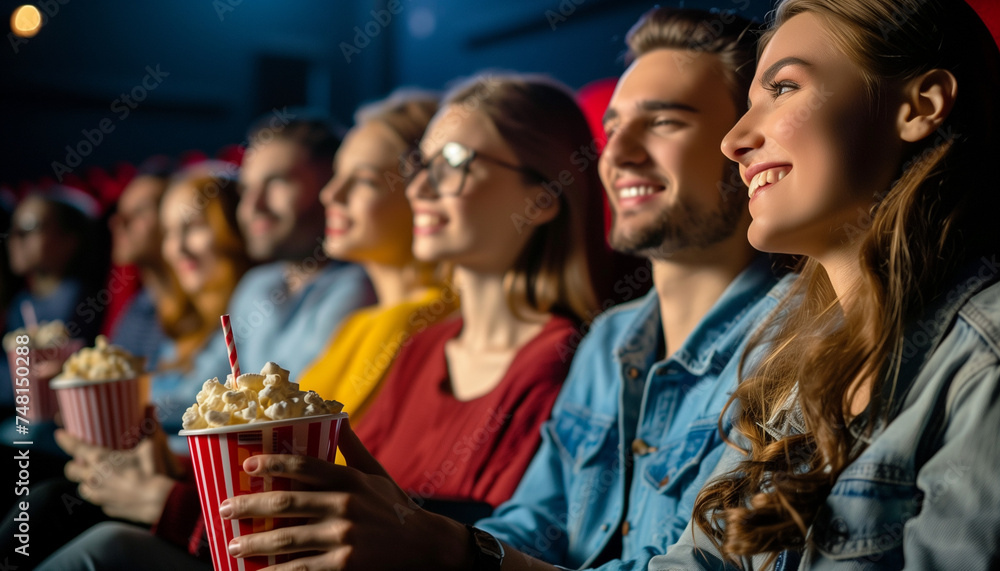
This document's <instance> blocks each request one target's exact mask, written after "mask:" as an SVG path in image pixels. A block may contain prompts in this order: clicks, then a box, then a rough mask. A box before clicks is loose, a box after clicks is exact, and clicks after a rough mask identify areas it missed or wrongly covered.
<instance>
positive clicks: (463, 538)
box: [222, 9, 783, 570]
mask: <svg viewBox="0 0 1000 571" xmlns="http://www.w3.org/2000/svg"><path fill="white" fill-rule="evenodd" d="M749 26H750V23H749V22H747V21H745V20H742V19H740V18H738V17H736V16H735V15H734V14H731V13H723V14H711V13H707V12H702V11H695V10H674V9H655V10H653V11H651V12H649V13H648V14H647V15H646V16H644V17H643V19H642V20H640V22H639V23H638V24H637V25H636V26H635V27H634V28H633V29H632V30H631V31H630V33H629V35H628V44H629V48H630V56H631V58H632V59H633V60H634V61H632V63H631V65H630V67H629V68H628V70H627V71H626V72H625V73H624V75H623V76H622V77H621V79H620V81H619V83H618V86H617V88H616V90H615V93H614V95H613V97H612V99H611V102H610V104H609V107H608V110H607V113H606V115H605V118H604V127H605V131H606V133H607V135H608V144H607V147H606V148H605V150H604V153H603V155H602V156H601V159H600V173H601V178H602V180H603V182H604V185H605V187H606V189H607V192H608V196H609V199H610V201H611V205H612V208H613V210H614V215H615V216H614V218H615V221H614V227H613V229H612V232H611V241H612V245H613V246H614V247H615V248H616V249H617V250H620V251H623V252H629V253H634V254H637V255H641V256H644V257H646V258H648V259H649V260H650V261H651V263H652V273H651V276H650V277H651V278H652V280H653V288H652V290H651V291H650V292H649V293H648V294H647V295H646V296H644V297H643V298H641V299H638V300H636V301H634V302H631V303H628V304H625V305H622V306H618V307H616V308H613V309H611V310H610V311H609V312H608V313H606V314H605V315H603V316H601V317H600V318H599V319H598V320H597V321H595V323H594V325H593V327H592V329H591V331H590V332H589V334H588V335H587V336H586V338H585V339H584V340H583V342H582V344H581V346H580V348H579V350H578V351H577V353H576V357H575V358H574V362H573V365H572V367H571V370H570V373H569V377H568V378H567V381H566V386H565V387H564V389H563V391H562V393H561V394H560V397H559V399H558V401H557V403H556V406H555V408H554V409H553V412H552V417H551V419H550V420H549V421H548V422H547V423H546V424H545V425H544V427H543V429H542V436H543V440H542V444H541V447H540V449H539V451H538V453H537V454H536V456H535V458H534V459H533V461H532V464H531V466H530V467H529V469H528V471H527V473H526V474H525V476H524V479H523V480H522V482H521V484H520V486H519V487H518V490H517V492H516V493H515V494H514V497H513V498H512V499H511V500H510V501H508V502H507V503H505V504H504V505H502V506H500V508H498V510H497V511H496V513H495V514H494V515H493V516H492V517H490V518H488V519H485V520H481V521H480V522H478V523H477V527H470V528H466V527H463V526H462V525H461V524H459V523H458V522H455V521H452V520H449V519H447V518H444V517H442V516H438V515H433V514H430V513H427V512H426V511H425V510H420V509H417V508H416V507H415V506H413V505H412V504H410V503H407V500H406V498H405V496H403V494H402V492H401V491H400V490H399V489H398V487H396V486H394V485H393V484H392V483H391V482H388V481H386V476H385V474H384V472H382V471H381V470H380V469H379V467H378V466H377V464H376V463H375V462H374V461H373V460H372V459H371V457H370V456H369V455H367V453H366V452H365V451H364V449H363V447H362V446H361V445H360V443H359V442H358V441H357V439H356V438H355V437H354V436H353V434H352V433H350V432H346V433H345V434H343V435H342V437H341V450H342V451H343V453H344V456H345V457H346V458H347V462H348V465H349V466H352V467H354V468H357V471H352V470H347V469H344V468H340V467H335V466H329V465H325V464H322V463H318V462H313V461H310V460H308V459H301V458H298V459H289V458H288V457H259V459H258V460H257V465H258V468H257V469H255V470H252V471H253V472H254V475H261V474H266V473H273V474H279V473H280V474H282V475H289V474H294V475H295V476H294V477H297V478H300V479H303V480H305V481H307V482H311V483H315V482H329V484H328V485H327V486H326V489H330V490H332V491H334V492H333V493H332V494H330V497H329V498H328V501H323V502H320V501H319V500H318V499H315V498H309V497H306V496H303V497H297V498H289V502H288V505H294V506H296V510H295V513H296V515H301V516H308V517H313V518H315V519H316V521H318V522H319V523H320V524H324V526H323V527H322V529H324V530H326V531H324V532H323V540H322V541H319V540H318V535H317V534H318V533H319V532H318V531H316V530H318V529H321V527H317V526H303V527H302V528H292V529H286V530H284V531H283V532H282V534H281V538H283V539H284V540H287V541H288V543H283V544H282V546H283V550H286V551H299V550H302V549H309V548H313V547H316V548H321V549H323V551H324V553H323V554H322V555H321V556H320V558H319V559H312V560H307V561H310V562H311V563H320V561H322V563H323V564H327V565H329V566H330V567H332V568H342V566H343V565H344V562H345V560H346V563H347V567H349V568H355V567H354V565H358V566H359V568H365V569H398V568H404V567H407V566H411V567H419V568H423V567H427V568H435V569H477V570H478V569H504V570H510V569H528V568H531V569H536V570H537V569H552V568H553V567H552V566H551V565H560V566H564V567H569V568H584V567H589V568H597V567H599V568H600V569H630V570H631V569H645V567H646V565H647V564H648V562H649V560H650V558H652V557H653V556H654V555H656V554H659V553H664V552H665V551H666V548H667V547H668V546H669V545H671V544H672V543H674V542H675V541H676V540H677V539H678V537H679V535H680V533H681V531H682V530H683V529H684V526H685V525H686V524H687V522H688V520H689V519H690V516H691V511H692V506H693V502H694V498H695V496H696V495H697V492H698V490H699V489H700V488H701V486H702V484H703V483H704V481H705V479H706V478H707V476H708V474H709V473H710V472H711V470H712V468H713V467H714V466H715V464H716V463H717V461H718V459H719V457H720V456H721V453H722V450H723V449H724V448H725V445H724V444H723V442H722V439H721V436H720V432H719V418H720V414H721V412H722V409H723V407H724V405H725V403H726V401H727V400H728V397H729V395H730V394H731V392H732V390H733V389H734V387H735V384H736V381H737V378H738V370H739V364H740V358H741V355H742V352H743V349H744V347H745V346H746V342H747V340H748V338H749V337H750V334H751V333H752V331H753V329H754V326H755V325H756V324H757V323H759V322H760V321H761V320H762V319H763V317H764V316H765V315H766V314H767V313H768V312H769V311H771V310H772V309H773V308H774V307H775V306H776V305H777V298H778V297H779V296H780V293H781V291H783V286H782V285H781V284H778V285H776V284H777V278H776V277H775V275H774V273H773V272H772V271H771V267H770V266H771V262H770V260H769V259H767V258H766V257H763V256H761V255H760V254H758V253H757V252H755V251H754V250H753V249H752V248H751V247H750V245H749V243H748V242H747V238H746V231H747V227H748V226H749V222H750V217H749V212H748V209H747V194H746V187H745V186H743V184H742V183H741V181H740V178H739V175H738V171H737V170H736V169H735V167H734V165H732V164H731V163H729V162H728V161H727V160H726V159H725V157H724V156H723V155H722V153H721V151H720V148H719V147H720V143H721V141H722V138H723V136H724V135H725V134H726V133H727V132H728V131H729V129H730V128H731V127H732V126H733V125H734V124H735V122H736V120H737V119H738V118H739V117H740V115H741V114H742V113H743V112H744V111H745V110H746V93H747V91H748V85H749V81H750V78H751V77H752V75H753V71H754V69H753V68H754V66H753V63H754V51H755V46H754V40H755V34H754V33H753V31H752V30H749ZM636 277H641V276H636ZM723 424H724V427H725V423H723ZM271 466H274V470H273V471H272V469H271ZM273 494H282V493H281V492H275V493H272V495H273ZM267 496H268V494H254V495H249V496H241V497H239V498H234V499H231V500H229V501H228V502H227V503H226V504H225V505H224V506H223V509H222V512H223V515H224V516H226V517H233V518H236V519H239V518H245V517H248V516H250V515H254V516H258V517H259V516H265V517H271V516H276V515H278V514H279V513H283V512H279V511H274V509H273V507H269V506H274V505H276V504H278V503H279V502H277V501H275V500H276V498H273V497H267ZM320 503H322V504H323V505H318V504H320ZM307 505H308V507H306V506H307ZM393 516H395V517H393ZM344 520H347V524H348V525H344ZM397 523H398V524H399V525H396V524H397ZM317 525H318V524H317ZM348 531H349V533H348ZM387 534H391V535H392V537H393V546H394V547H393V549H386V548H385V546H386V544H385V542H384V537H385V536H386V535H387ZM497 539H499V540H500V542H502V548H501V544H500V542H498V541H497ZM277 540H278V537H277V535H276V534H268V533H262V534H259V535H251V536H248V537H244V538H242V539H241V540H240V542H239V545H238V546H234V545H232V544H230V549H231V552H233V553H236V554H239V555H240V556H248V555H255V554H264V553H274V552H275V549H276V547H277V543H276V541H277ZM345 548H346V549H345ZM504 552H505V554H504ZM550 564H551V565H550Z"/></svg>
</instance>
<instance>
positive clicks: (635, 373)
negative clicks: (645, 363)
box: [626, 367, 639, 379]
mask: <svg viewBox="0 0 1000 571" xmlns="http://www.w3.org/2000/svg"><path fill="white" fill-rule="evenodd" d="M626 374H627V375H628V378H630V379H636V378H638V377H639V369H636V368H635V367H629V368H628V372H627V373H626Z"/></svg>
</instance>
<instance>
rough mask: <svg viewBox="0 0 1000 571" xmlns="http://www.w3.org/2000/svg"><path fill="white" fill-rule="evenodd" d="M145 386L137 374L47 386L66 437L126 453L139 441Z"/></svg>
mask: <svg viewBox="0 0 1000 571" xmlns="http://www.w3.org/2000/svg"><path fill="white" fill-rule="evenodd" d="M148 384H149V382H148V378H147V377H146V376H145V375H141V376H139V377H136V378H134V379H113V380H108V381H91V380H86V379H58V380H54V381H52V383H51V384H50V386H51V387H52V388H53V389H54V390H55V392H56V396H57V397H58V399H59V410H60V412H62V420H63V424H64V425H65V426H66V430H68V431H69V433H70V434H72V435H73V436H76V437H77V438H80V439H81V440H84V441H86V442H89V443H91V444H95V445H97V446H103V447H104V448H110V449H112V450H128V449H130V448H133V447H135V445H136V444H138V443H139V441H140V440H142V422H143V418H144V414H143V413H144V410H143V409H144V406H145V402H146V397H147V396H148V395H147V394H146V393H147V389H148Z"/></svg>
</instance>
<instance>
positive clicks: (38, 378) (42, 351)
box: [7, 339, 83, 422]
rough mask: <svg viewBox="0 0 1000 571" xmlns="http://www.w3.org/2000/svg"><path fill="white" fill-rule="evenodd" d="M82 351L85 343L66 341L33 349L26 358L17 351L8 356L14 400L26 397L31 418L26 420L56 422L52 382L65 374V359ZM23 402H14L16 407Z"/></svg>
mask: <svg viewBox="0 0 1000 571" xmlns="http://www.w3.org/2000/svg"><path fill="white" fill-rule="evenodd" d="M82 348H83V339H67V340H66V341H65V342H64V343H60V344H59V345H56V346H54V347H32V348H31V349H30V351H29V353H28V354H27V355H17V354H16V353H15V352H14V351H8V352H7V361H8V362H9V363H10V378H11V381H12V382H13V384H14V396H15V399H16V398H17V397H18V396H21V395H27V397H28V404H27V405H26V406H27V410H28V414H27V415H25V418H27V419H28V420H29V421H30V422H46V421H49V420H52V419H53V418H55V416H56V412H57V411H58V410H59V402H58V401H57V400H56V393H55V391H53V390H52V388H51V387H50V386H49V381H51V380H52V377H55V376H56V375H58V374H59V372H60V371H62V366H63V363H65V362H66V359H68V358H69V356H70V355H72V354H73V353H76V352H77V351H79V350H80V349H82ZM20 402H23V400H21V401H17V400H15V403H20ZM17 406H21V405H20V404H17Z"/></svg>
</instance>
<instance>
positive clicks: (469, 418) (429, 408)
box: [357, 317, 580, 507]
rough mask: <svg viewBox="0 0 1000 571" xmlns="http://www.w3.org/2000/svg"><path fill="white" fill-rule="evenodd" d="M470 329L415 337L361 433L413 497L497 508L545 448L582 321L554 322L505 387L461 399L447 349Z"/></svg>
mask: <svg viewBox="0 0 1000 571" xmlns="http://www.w3.org/2000/svg"><path fill="white" fill-rule="evenodd" d="M461 330H462V320H461V319H459V320H455V321H449V322H446V323H440V324H437V325H434V326H432V327H430V328H428V329H426V330H425V331H423V332H422V333H420V334H419V335H416V336H414V337H413V338H412V340H411V342H410V344H409V345H407V346H406V347H404V348H403V349H402V350H401V351H400V353H399V356H398V357H397V358H396V361H395V363H393V366H392V369H390V371H389V374H388V377H387V378H386V380H385V381H384V385H383V388H382V392H381V393H380V394H379V396H378V398H377V399H376V400H375V403H374V404H373V405H372V407H371V409H370V410H369V411H368V413H366V415H365V421H364V422H363V423H362V424H361V425H360V426H358V427H357V434H358V437H360V438H361V441H362V442H364V444H365V446H366V447H367V448H368V450H369V451H370V452H371V453H372V454H373V455H374V456H375V458H377V459H378V461H379V462H381V463H382V465H383V466H384V467H385V469H386V470H387V471H388V472H389V474H390V475H391V476H392V477H393V479H394V480H395V481H396V482H397V483H398V484H399V485H400V487H402V488H403V489H404V490H406V491H407V492H408V493H410V494H411V495H412V496H414V497H418V498H436V499H447V500H460V501H477V502H487V503H489V504H491V505H493V506H494V507H496V506H497V505H499V504H500V503H502V502H503V501H505V500H507V499H508V498H510V496H511V495H512V494H513V493H514V489H515V488H516V487H517V484H518V482H519V481H520V480H521V476H522V475H523V474H524V471H525V470H526V469H527V467H528V463H529V462H530V461H531V458H532V456H533V455H534V453H535V450H536V449H537V448H538V444H539V441H540V434H539V428H540V426H541V424H542V422H544V421H545V420H546V419H547V418H548V416H549V412H550V410H551V409H552V405H553V404H554V403H555V399H556V396H557V395H558V393H559V389H560V387H561V386H562V382H563V380H564V379H565V378H566V374H567V372H568V371H569V365H570V361H571V360H572V357H573V352H574V350H575V349H576V344H577V341H578V340H579V337H580V335H579V334H578V332H577V330H576V325H575V324H574V322H572V321H570V320H568V319H566V318H563V317H552V318H550V319H549V321H548V322H547V323H546V324H545V326H544V327H543V328H542V331H541V332H540V333H539V334H538V335H536V336H535V338H534V339H532V340H531V341H529V342H528V343H526V344H525V345H524V346H523V347H521V349H520V350H519V351H518V352H517V354H516V355H515V356H514V359H513V360H512V361H511V364H510V366H509V367H508V369H507V371H506V373H504V376H503V378H502V379H501V380H500V383H499V384H498V385H497V386H496V388H494V389H493V390H492V391H490V392H489V393H487V394H485V395H483V396H481V397H478V398H475V399H472V400H468V401H461V400H458V399H456V398H455V396H454V395H453V394H452V390H451V381H450V379H449V376H448V363H447V360H446V358H445V343H446V342H448V341H449V340H451V339H454V338H455V337H456V336H457V335H458V334H459V332H460V331H461Z"/></svg>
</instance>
